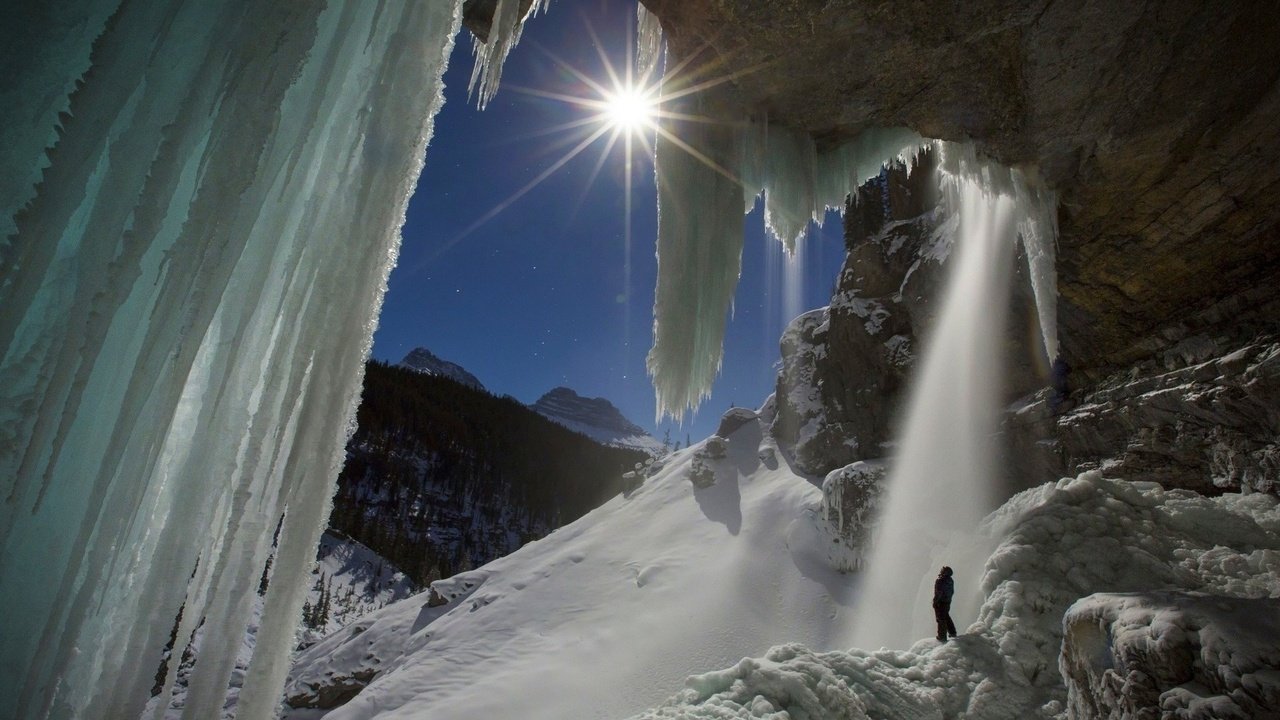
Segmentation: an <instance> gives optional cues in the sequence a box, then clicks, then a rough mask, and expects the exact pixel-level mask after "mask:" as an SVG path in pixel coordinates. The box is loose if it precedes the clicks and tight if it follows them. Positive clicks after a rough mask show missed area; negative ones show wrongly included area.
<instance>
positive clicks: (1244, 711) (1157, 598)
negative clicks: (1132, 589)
mask: <svg viewBox="0 0 1280 720" xmlns="http://www.w3.org/2000/svg"><path fill="white" fill-rule="evenodd" d="M1062 626H1063V629H1064V632H1065V633H1066V638H1065V640H1064V641H1063V645H1062V657H1061V660H1060V661H1059V665H1060V667H1061V669H1062V676H1063V678H1064V679H1065V680H1066V682H1067V698H1068V704H1069V705H1070V708H1071V714H1072V715H1073V716H1074V717H1081V718H1086V717H1113V718H1125V719H1128V718H1135V719H1136V718H1147V717H1152V718H1154V717H1176V718H1186V719H1187V720H1192V719H1195V720H1200V719H1203V720H1216V719H1217V718H1263V717H1277V716H1280V600H1277V599H1276V598H1238V597H1223V596H1221V595H1208V594H1205V593H1177V592H1148V593H1127V594H1109V593H1108V594H1099V595H1091V596H1089V597H1087V598H1085V599H1083V600H1081V601H1079V602H1077V603H1076V604H1075V605H1072V606H1071V609H1070V610H1068V611H1067V616H1066V618H1064V619H1063V621H1062Z"/></svg>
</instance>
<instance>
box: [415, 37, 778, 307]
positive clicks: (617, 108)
mask: <svg viewBox="0 0 1280 720" xmlns="http://www.w3.org/2000/svg"><path fill="white" fill-rule="evenodd" d="M583 23H584V26H585V28H586V31H587V34H588V36H589V37H590V39H591V41H592V46H593V48H594V49H595V51H596V54H597V55H598V57H599V58H600V62H601V66H602V68H603V71H604V75H605V76H606V77H605V79H604V80H603V81H601V80H597V79H595V78H592V77H591V76H590V75H588V74H587V73H586V72H583V71H582V70H581V69H579V68H576V67H574V66H573V65H572V64H570V63H569V62H567V61H565V60H564V59H562V58H561V57H560V56H558V55H557V54H556V53H554V52H552V51H551V50H550V49H548V48H546V47H544V46H543V45H541V44H539V43H536V42H534V43H529V44H530V45H531V46H532V47H534V48H535V49H536V50H537V51H538V52H540V53H542V54H543V55H545V56H546V57H547V58H548V59H550V60H551V61H552V62H553V63H554V64H555V65H556V67H557V68H559V69H560V70H562V71H564V72H566V73H567V74H568V75H569V76H570V77H572V78H574V79H575V80H576V81H577V82H578V83H580V87H581V88H582V90H583V93H582V94H573V93H570V92H561V91H555V90H547V89H542V88H532V87H522V86H513V85H508V86H507V87H508V88H509V89H511V90H513V91H515V92H517V93H520V94H522V95H526V96H529V97H533V98H538V99H541V100H549V101H553V102H556V103H563V104H566V105H569V106H571V107H573V108H576V109H579V110H581V111H583V113H584V115H583V116H582V117H580V118H577V119H574V120H570V121H567V122H562V123H558V124H555V125H552V126H549V127H546V128H541V129H537V130H533V131H530V132H526V133H521V134H518V135H515V136H513V137H511V138H509V139H510V140H530V139H535V138H543V137H547V136H557V135H561V134H563V135H564V136H563V137H560V138H558V139H555V140H554V141H552V142H551V143H549V144H548V149H550V150H552V151H554V150H556V149H557V148H564V147H569V146H572V147H569V149H568V150H565V151H564V153H563V154H562V155H560V156H559V157H558V158H557V159H556V160H555V161H553V162H552V164H551V165H550V166H548V167H547V168H546V169H545V170H543V171H542V172H540V173H539V174H538V175H537V176H536V177H534V178H533V179H532V180H530V181H529V182H527V183H526V184H524V185H523V186H521V187H520V188H519V189H518V190H516V191H515V192H513V193H512V194H511V195H509V196H508V197H506V198H505V199H503V200H501V201H500V202H498V203H497V204H496V205H494V207H493V208H492V209H490V210H489V211H487V212H485V213H484V214H483V215H481V216H480V217H479V218H477V219H476V220H475V221H474V222H472V223H471V224H469V225H468V226H467V227H466V228H465V229H463V230H462V231H461V232H459V233H458V234H456V235H454V236H453V237H452V238H450V239H449V240H447V241H446V242H444V243H443V244H441V245H440V246H439V247H437V248H436V249H435V251H434V252H432V253H431V254H430V255H429V256H427V257H426V258H425V259H424V260H423V261H421V263H419V266H422V265H426V264H429V263H430V262H432V261H433V260H435V259H436V258H438V257H439V256H440V255H442V254H444V253H445V252H447V251H448V250H449V249H451V248H452V247H454V246H455V245H457V243H459V242H460V241H462V240H463V239H465V238H466V237H468V236H469V235H471V234H472V233H473V232H475V231H476V230H478V229H479V228H480V227H482V226H483V225H485V224H486V223H488V222H489V221H490V220H492V219H493V218H495V217H497V216H498V215H499V214H501V213H502V212H503V211H504V210H506V209H507V208H508V207H510V206H511V205H512V204H513V203H515V202H516V201H518V200H519V199H520V198H522V197H524V196H525V195H527V194H528V193H529V192H530V191H532V190H533V189H534V188H536V187H537V186H538V185H540V184H541V183H542V182H543V181H545V180H546V179H547V178H548V177H550V176H551V175H552V174H554V173H555V172H556V171H558V170H560V169H561V168H563V167H564V166H565V165H567V164H568V163H569V162H570V161H572V160H573V159H574V158H576V157H577V156H578V155H580V154H582V153H583V152H584V151H585V150H586V149H587V148H588V147H590V146H591V145H592V144H594V143H595V142H596V141H597V140H600V139H601V138H605V137H606V136H607V139H606V140H605V142H604V143H603V145H602V147H601V150H600V154H599V156H598V157H597V158H596V160H595V162H594V164H593V166H592V169H591V171H590V173H589V175H588V176H587V180H586V183H585V184H584V186H583V189H582V193H581V195H580V196H579V198H578V200H577V202H576V203H575V206H574V207H575V209H576V208H577V207H580V206H581V204H582V202H583V200H584V199H585V197H586V194H587V192H588V190H589V189H590V188H591V186H592V185H593V184H594V183H595V182H596V180H597V178H598V177H599V175H600V172H601V170H602V169H603V167H604V164H605V163H606V162H607V161H608V158H609V157H610V156H611V155H612V154H613V152H614V149H615V148H617V147H618V145H619V142H618V141H619V140H620V139H621V140H622V141H623V142H622V143H621V146H622V150H623V158H622V162H623V184H624V194H625V198H624V207H625V210H624V214H625V217H624V230H623V234H624V245H625V252H626V260H625V274H626V276H627V277H626V280H625V288H624V292H623V294H622V297H625V298H629V297H630V264H631V260H630V257H631V211H632V207H633V199H632V197H631V196H632V190H633V183H634V178H633V173H634V171H635V156H636V155H637V153H642V154H643V157H644V158H646V159H647V161H648V162H649V163H650V164H652V162H653V158H654V156H655V150H656V140H657V138H659V137H660V138H662V139H664V140H666V141H668V142H670V143H671V144H672V145H674V146H675V147H677V148H679V149H680V150H681V151H683V152H685V153H687V154H689V155H690V156H691V157H693V158H695V159H697V160H698V161H699V162H700V163H702V164H704V165H706V166H707V167H709V168H710V169H712V170H714V171H715V172H716V173H719V174H720V175H723V176H724V177H726V178H727V179H729V180H730V181H732V182H735V183H737V184H739V185H742V184H743V183H742V180H741V178H739V177H737V176H736V175H735V174H734V173H732V172H731V171H730V170H728V169H726V168H725V167H723V166H721V165H720V164H718V163H716V162H715V161H713V160H712V159H711V158H709V157H708V156H707V155H706V154H705V153H703V152H701V151H699V150H698V149H697V148H695V147H693V146H692V145H690V144H689V143H688V142H686V141H685V140H683V139H681V138H680V136H679V134H678V127H676V126H677V125H678V124H679V123H701V124H710V125H719V126H723V127H729V128H738V127H745V125H746V123H745V122H742V121H733V122H730V121H726V120H724V119H721V118H715V117H710V116H707V115H701V114H697V113H691V112H687V111H685V110H684V109H676V108H674V107H672V105H676V106H682V105H684V104H685V103H683V102H677V101H681V100H686V99H687V98H691V97H696V96H697V95H699V94H700V93H705V92H707V91H709V90H711V89H713V88H716V87H719V86H721V85H724V84H725V83H729V82H733V81H734V80H736V79H739V78H741V77H743V76H744V75H748V74H751V73H754V72H758V71H759V70H761V69H762V68H763V67H764V65H756V66H753V67H750V68H747V69H744V70H740V71H738V72H734V73H726V74H722V75H711V73H714V72H715V69H716V68H718V67H722V66H723V64H725V61H726V59H725V58H720V59H719V60H718V61H715V62H711V63H704V64H702V65H701V66H700V67H698V68H697V69H696V70H693V71H688V72H686V71H687V70H688V68H689V67H690V64H691V62H692V60H693V59H694V58H695V57H697V56H699V55H700V54H701V52H702V50H704V49H706V47H705V46H704V48H702V49H700V50H699V51H697V52H694V53H690V54H689V55H688V56H687V57H685V58H684V59H682V60H681V61H680V62H678V63H676V64H674V65H673V66H671V67H668V68H666V72H665V74H664V73H663V72H662V68H661V63H658V64H655V65H654V67H653V69H652V70H651V71H650V72H644V73H638V72H637V71H636V67H635V59H634V52H633V48H632V46H631V44H628V46H627V55H626V60H625V63H624V66H623V67H621V68H619V67H616V66H615V64H614V62H613V61H612V60H611V59H610V57H609V54H608V53H607V52H605V49H604V44H603V43H602V42H601V41H600V38H599V36H598V34H597V33H596V31H595V28H594V27H592V25H591V22H590V21H589V20H587V19H586V18H585V17H584V18H583ZM630 32H632V33H634V28H632V29H631V31H630ZM651 75H656V76H657V77H656V78H655V77H650V76H651ZM651 136H652V138H653V141H652V142H651ZM637 143H638V144H637ZM658 172H661V169H658ZM575 214H576V210H575Z"/></svg>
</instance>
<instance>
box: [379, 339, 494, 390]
mask: <svg viewBox="0 0 1280 720" xmlns="http://www.w3.org/2000/svg"><path fill="white" fill-rule="evenodd" d="M400 366H401V367H405V368H408V369H410V370H414V371H416V372H420V373H423V374H425V375H432V376H435V377H444V378H449V379H450V380H453V381H455V382H459V383H462V384H463V385H466V386H468V387H473V388H475V389H477V390H485V386H484V385H483V384H482V383H481V382H480V380H479V378H477V377H476V376H475V375H472V374H471V373H469V372H467V369H466V368H464V367H462V366H461V365H459V364H457V363H454V362H449V361H448V360H444V359H442V358H440V357H438V356H437V355H436V354H435V353H433V352H431V351H430V350H428V349H426V348H424V347H419V348H414V349H413V350H412V351H410V353H409V354H408V355H405V356H404V359H403V360H401V361H400Z"/></svg>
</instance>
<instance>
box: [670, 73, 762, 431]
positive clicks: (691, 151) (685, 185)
mask: <svg viewBox="0 0 1280 720" xmlns="http://www.w3.org/2000/svg"><path fill="white" fill-rule="evenodd" d="M703 102H704V101H703V99H702V98H701V97H700V96H693V97H692V99H690V100H688V101H686V102H685V103H683V105H685V106H686V107H682V108H681V112H687V113H688V114H689V115H694V116H696V115H698V114H700V112H701V107H700V106H701V104H702V103H703ZM667 131H668V132H669V133H670V134H671V135H674V136H675V137H677V138H679V142H676V141H673V140H672V139H670V137H669V136H668V134H667V133H660V134H659V135H658V139H657V148H656V159H655V172H656V175H657V180H658V288H657V291H656V294H655V298H654V305H653V317H654V320H653V348H652V349H650V350H649V356H648V360H647V363H646V364H647V367H648V370H649V374H650V375H651V376H653V383H654V390H655V392H656V393H657V414H658V416H659V418H661V417H662V416H663V415H664V414H669V415H672V416H674V417H676V418H683V417H684V413H685V411H686V410H688V409H689V408H692V407H695V406H696V405H697V404H698V403H700V402H701V401H702V400H703V399H704V398H706V397H707V395H708V394H709V393H710V389H711V383H712V381H713V380H714V379H715V376H716V373H717V372H719V371H720V360H721V357H722V354H723V352H724V349H723V343H724V330H725V318H726V316H727V315H728V313H729V310H730V307H731V305H732V303H733V291H734V289H735V288H737V285H738V275H739V274H740V272H741V269H742V242H743V232H742V230H743V227H742V188H741V186H740V185H739V183H738V181H737V179H736V172H737V169H738V168H737V159H738V157H739V150H738V137H737V133H736V132H735V131H734V130H733V129H731V128H728V127H725V126H722V125H714V124H711V123H700V122H692V121H669V122H667Z"/></svg>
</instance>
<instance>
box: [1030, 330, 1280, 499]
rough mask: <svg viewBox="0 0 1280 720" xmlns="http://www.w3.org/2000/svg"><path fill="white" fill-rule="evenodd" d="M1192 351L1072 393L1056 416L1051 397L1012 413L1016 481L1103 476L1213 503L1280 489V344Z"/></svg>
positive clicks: (1206, 346)
mask: <svg viewBox="0 0 1280 720" xmlns="http://www.w3.org/2000/svg"><path fill="white" fill-rule="evenodd" d="M1189 347H1191V348H1192V349H1190V350H1188V351H1187V352H1186V353H1178V354H1173V355H1170V354H1168V353H1165V354H1162V355H1159V356H1153V357H1152V358H1150V359H1148V360H1147V361H1145V362H1143V363H1139V364H1136V365H1134V366H1133V367H1131V368H1128V369H1126V370H1125V371H1123V372H1117V373H1113V374H1111V375H1110V376H1108V377H1106V378H1104V379H1102V380H1101V381H1099V382H1097V383H1096V384H1092V385H1086V386H1085V387H1083V388H1080V389H1078V390H1076V391H1075V392H1073V393H1072V395H1071V397H1070V403H1069V405H1068V406H1067V408H1066V409H1065V410H1064V411H1063V412H1061V413H1060V414H1059V415H1056V416H1054V415H1052V414H1051V412H1050V396H1049V393H1048V392H1047V391H1046V392H1041V393H1039V394H1038V395H1036V396H1034V397H1031V398H1028V399H1027V400H1026V401H1025V402H1024V403H1020V404H1019V405H1017V406H1015V407H1014V408H1012V412H1011V413H1010V414H1009V415H1008V417H1007V420H1006V422H1005V436H1006V438H1007V440H1008V442H1009V444H1010V446H1011V452H1010V453H1009V458H1010V460H1011V462H1012V463H1013V473H1014V474H1020V475H1023V476H1029V477H1044V476H1045V475H1047V474H1055V475H1056V474H1071V473H1076V472H1082V471H1086V470H1090V469H1095V468H1101V469H1103V470H1104V471H1106V472H1107V473H1109V474H1111V473H1114V474H1116V475H1117V476H1121V477H1126V478H1130V479H1133V480H1149V481H1154V482H1159V483H1160V484H1162V485H1164V486H1166V487H1181V488H1187V489H1190V490H1195V491H1197V492H1203V493H1210V494H1213V493H1218V492H1222V491H1223V490H1241V489H1244V490H1249V491H1256V492H1271V493H1275V492H1277V490H1280V487H1278V486H1277V480H1280V449H1278V445H1277V438H1280V337H1277V336H1275V335H1262V336H1259V337H1256V338H1254V339H1252V340H1251V341H1249V342H1245V343H1242V344H1237V343H1231V342H1217V341H1210V340H1208V339H1204V338H1202V339H1201V340H1199V341H1197V342H1196V343H1194V344H1193V345H1192V346H1189Z"/></svg>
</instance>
